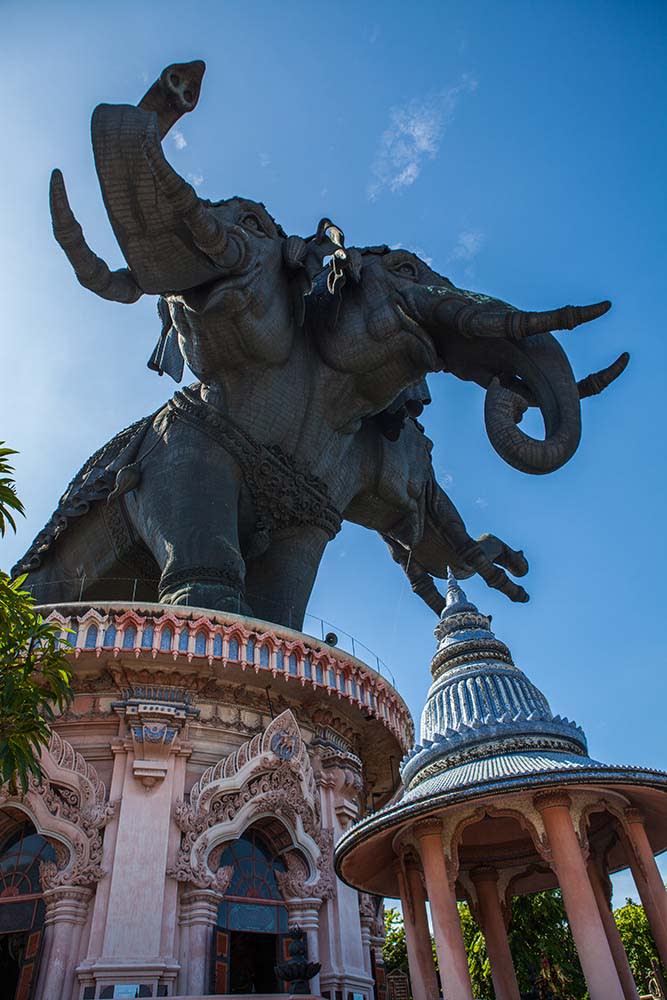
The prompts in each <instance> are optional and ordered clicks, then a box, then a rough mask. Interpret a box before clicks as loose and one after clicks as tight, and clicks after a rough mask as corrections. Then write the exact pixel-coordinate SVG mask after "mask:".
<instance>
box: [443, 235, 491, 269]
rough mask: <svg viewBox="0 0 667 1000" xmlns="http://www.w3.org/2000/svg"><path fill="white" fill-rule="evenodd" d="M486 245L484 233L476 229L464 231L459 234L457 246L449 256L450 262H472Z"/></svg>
mask: <svg viewBox="0 0 667 1000" xmlns="http://www.w3.org/2000/svg"><path fill="white" fill-rule="evenodd" d="M485 243H486V237H485V235H484V233H481V232H479V230H476V229H464V230H463V232H461V233H459V236H458V239H457V241H456V245H455V247H454V249H453V250H452V252H451V253H450V255H449V259H450V260H464V261H466V262H469V261H471V260H472V259H473V258H474V257H476V256H477V254H478V253H479V251H480V250H481V249H482V247H483V246H484V244H485Z"/></svg>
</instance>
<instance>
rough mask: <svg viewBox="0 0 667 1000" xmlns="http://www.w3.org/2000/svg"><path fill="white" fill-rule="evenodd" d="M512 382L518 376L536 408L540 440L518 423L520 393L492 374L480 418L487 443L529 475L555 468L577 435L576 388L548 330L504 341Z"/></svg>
mask: <svg viewBox="0 0 667 1000" xmlns="http://www.w3.org/2000/svg"><path fill="white" fill-rule="evenodd" d="M507 347H508V349H509V350H508V352H507V354H508V361H509V363H510V365H511V372H512V380H513V381H515V382H516V380H517V378H518V380H519V381H518V384H519V386H521V385H523V386H525V390H526V392H525V396H530V397H531V398H532V399H533V400H534V401H535V403H536V405H537V406H538V407H539V409H540V412H541V414H542V419H543V420H544V429H545V437H544V440H539V439H537V438H533V437H531V436H530V435H528V434H526V433H525V432H524V431H522V430H521V429H520V428H519V427H518V426H517V425H518V423H519V422H520V420H521V418H522V417H523V414H524V412H525V411H526V409H527V407H528V405H529V404H528V402H527V400H526V398H525V396H524V395H523V394H521V393H519V392H514V391H513V390H512V389H510V388H506V387H505V386H503V385H502V381H503V378H502V375H500V378H499V377H494V378H493V379H492V380H491V382H490V384H489V386H488V388H487V392H486V400H485V405H484V420H485V424H486V432H487V434H488V436H489V441H490V442H491V444H492V445H493V447H494V448H495V450H496V451H497V452H498V454H499V455H500V456H501V458H503V459H504V460H505V461H506V462H507V463H508V464H509V465H511V466H513V467H514V468H515V469H518V470H519V471H520V472H526V473H530V474H533V475H545V474H546V473H549V472H554V471H555V470H556V469H559V468H560V467H561V466H562V465H565V463H566V462H567V461H569V459H570V458H571V457H572V456H573V455H574V453H575V451H576V450H577V447H578V446H579V441H580V438H581V411H580V405H579V390H578V387H577V383H576V381H575V378H574V375H573V374H572V369H571V368H570V364H569V362H568V360H567V356H566V354H565V352H564V351H563V349H562V347H561V346H560V344H559V343H558V341H557V340H556V339H555V338H554V337H552V336H551V335H550V334H540V335H538V336H533V337H530V338H529V339H527V340H525V341H523V342H522V343H521V344H520V345H507Z"/></svg>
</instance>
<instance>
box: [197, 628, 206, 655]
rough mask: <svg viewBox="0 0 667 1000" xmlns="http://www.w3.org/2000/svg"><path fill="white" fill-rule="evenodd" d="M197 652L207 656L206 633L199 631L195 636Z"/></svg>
mask: <svg viewBox="0 0 667 1000" xmlns="http://www.w3.org/2000/svg"><path fill="white" fill-rule="evenodd" d="M195 654H196V655H197V656H206V633H205V632H197V635H196V637H195Z"/></svg>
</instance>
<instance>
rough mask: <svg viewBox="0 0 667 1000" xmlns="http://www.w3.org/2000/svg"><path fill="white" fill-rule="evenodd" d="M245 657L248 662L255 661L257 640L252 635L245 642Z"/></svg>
mask: <svg viewBox="0 0 667 1000" xmlns="http://www.w3.org/2000/svg"><path fill="white" fill-rule="evenodd" d="M245 658H246V660H247V662H248V663H254V661H255V640H254V639H253V638H252V637H250V639H248V641H247V642H246V644H245Z"/></svg>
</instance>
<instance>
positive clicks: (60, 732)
mask: <svg viewBox="0 0 667 1000" xmlns="http://www.w3.org/2000/svg"><path fill="white" fill-rule="evenodd" d="M45 613H46V614H49V611H48V610H46V611H45ZM49 616H50V618H51V619H52V620H56V621H60V622H62V626H63V630H65V629H68V630H70V631H69V638H70V640H71V641H73V643H74V647H75V648H74V652H73V653H72V655H71V661H72V670H73V686H74V691H75V698H74V702H73V704H72V705H71V707H70V708H69V710H68V711H67V713H66V714H65V715H63V716H62V717H61V718H60V719H59V720H58V722H57V723H56V725H55V729H54V732H53V735H52V739H51V744H50V747H49V749H48V750H46V751H44V754H43V759H42V764H43V769H44V774H45V780H44V781H43V782H42V783H41V784H38V783H36V782H34V783H33V784H32V785H31V787H30V789H29V791H28V793H27V794H26V795H25V796H21V795H12V794H11V793H10V792H9V790H7V789H4V790H0V858H1V860H2V866H1V868H0V878H4V882H5V885H4V887H3V886H0V917H1V918H2V924H1V926H2V927H3V928H6V927H8V926H9V927H11V926H12V920H14V917H15V918H16V919H15V920H14V923H15V924H16V926H15V927H14V928H13V930H14V931H16V932H18V933H19V934H21V935H22V934H24V932H25V941H23V938H21V941H20V942H19V944H20V947H21V948H23V946H24V945H25V947H24V950H23V951H21V952H20V957H21V963H20V964H21V967H20V969H17V976H18V979H17V985H16V987H14V986H12V987H11V992H7V993H5V994H3V995H7V996H9V997H19V998H20V1000H107V998H112V997H118V996H122V995H125V996H135V995H139V996H142V997H144V996H145V997H153V998H156V997H160V996H169V997H175V996H179V997H189V998H193V997H203V996H211V995H218V996H221V995H223V996H224V995H227V994H233V995H234V996H240V995H244V994H246V993H247V994H249V995H250V994H252V996H253V997H255V998H257V997H260V996H262V995H267V996H268V995H272V994H280V995H281V996H285V995H286V994H285V992H284V991H283V992H281V986H283V985H284V984H282V983H281V982H280V981H279V980H278V978H277V976H276V974H275V972H274V967H275V965H277V964H279V963H283V962H285V961H286V960H288V958H289V951H288V950H289V945H290V943H291V941H292V940H293V937H294V928H295V927H296V926H298V927H299V928H300V929H301V931H302V932H303V934H304V935H305V945H306V951H307V956H308V961H311V962H319V963H320V965H321V975H320V976H316V977H314V978H313V979H312V981H311V983H310V987H311V990H312V995H313V996H322V997H324V998H325V1000H352V998H353V997H354V998H355V1000H358V998H362V1000H374V998H375V997H377V998H378V1000H383V993H384V991H383V988H382V982H381V980H382V961H381V944H382V935H383V919H382V900H381V899H379V898H377V897H374V896H372V895H369V894H366V893H359V892H357V890H355V889H353V888H351V887H350V886H348V885H346V884H345V883H344V882H341V881H340V880H338V879H337V878H336V876H335V873H334V869H333V845H334V843H335V841H336V839H337V838H339V837H340V836H341V834H342V833H343V832H344V831H345V829H347V827H348V826H349V825H350V823H351V822H353V821H354V820H356V819H358V818H359V817H360V816H363V815H364V814H365V812H366V811H367V809H368V805H370V803H373V804H374V805H377V804H378V803H382V802H386V801H387V800H388V799H389V798H390V797H391V795H392V794H393V792H394V790H395V783H396V782H395V778H394V775H393V773H392V768H391V766H390V761H391V758H392V757H393V758H394V759H400V758H401V756H402V755H403V754H404V752H405V750H406V749H407V747H408V746H409V745H410V743H411V741H412V722H411V719H410V715H409V712H408V710H407V708H406V707H405V705H404V703H403V702H402V701H401V699H400V698H399V696H398V695H397V693H396V692H395V690H394V689H393V688H392V687H391V685H389V684H388V683H387V682H386V681H385V680H384V679H383V678H382V677H380V676H379V675H378V674H377V673H376V672H375V671H374V670H372V669H371V668H369V667H367V666H366V665H365V664H364V663H362V662H361V661H359V660H356V659H355V658H353V657H350V656H348V655H347V654H346V653H343V652H342V651H340V650H337V649H332V648H331V647H329V646H327V645H326V644H324V643H323V642H318V641H317V640H315V639H313V638H312V637H309V636H306V635H303V634H301V633H297V632H293V631H291V630H289V629H282V628H278V627H275V626H271V625H268V624H267V623H265V622H258V621H254V620H251V619H247V618H240V617H238V616H234V615H226V614H218V613H214V612H207V611H202V610H193V609H192V608H187V609H185V608H174V607H171V606H169V607H167V606H161V605H157V606H150V607H147V606H141V605H133V606H129V607H128V606H105V607H99V606H98V607H96V608H93V607H90V606H88V605H70V606H62V607H59V608H54V609H50V615H49ZM12 852H13V853H12ZM22 859H23V860H22ZM12 864H14V868H12ZM24 869H25V871H24ZM28 869H29V871H28ZM12 879H13V881H12ZM10 883H11V884H10ZM3 889H4V890H6V891H3ZM28 889H29V890H30V891H29V892H28V891H27V890H28ZM26 893H27V895H26ZM27 904H29V906H28V908H29V909H30V919H29V922H28V923H27V924H26V925H25V927H24V926H23V923H21V925H20V926H19V924H18V923H17V921H19V923H20V921H21V920H23V922H24V923H25V920H27V919H28V918H27V917H25V913H26V912H27V909H26V907H27ZM3 985H4V984H3ZM133 988H134V991H133Z"/></svg>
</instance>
